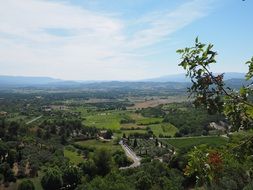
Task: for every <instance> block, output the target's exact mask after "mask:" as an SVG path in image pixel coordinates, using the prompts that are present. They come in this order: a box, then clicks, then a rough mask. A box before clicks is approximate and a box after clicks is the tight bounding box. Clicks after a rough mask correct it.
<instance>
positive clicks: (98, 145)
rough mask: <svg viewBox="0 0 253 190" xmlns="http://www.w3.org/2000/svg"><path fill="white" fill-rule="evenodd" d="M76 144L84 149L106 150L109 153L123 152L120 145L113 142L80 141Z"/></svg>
mask: <svg viewBox="0 0 253 190" xmlns="http://www.w3.org/2000/svg"><path fill="white" fill-rule="evenodd" d="M76 144H79V145H81V146H83V147H86V148H90V149H93V150H97V149H101V148H105V149H107V150H108V151H111V152H114V151H116V150H122V148H121V146H120V145H119V144H117V145H115V144H113V141H100V140H85V141H78V142H76Z"/></svg>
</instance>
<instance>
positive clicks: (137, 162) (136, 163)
mask: <svg viewBox="0 0 253 190" xmlns="http://www.w3.org/2000/svg"><path fill="white" fill-rule="evenodd" d="M119 144H120V145H121V147H122V148H123V149H124V151H125V153H126V156H127V157H128V158H130V159H131V160H133V162H134V163H133V164H131V165H130V166H127V167H121V168H120V169H128V168H135V167H138V166H140V165H141V162H140V161H141V158H140V157H138V156H137V155H136V154H135V152H134V151H133V150H131V149H130V148H129V147H128V146H127V145H126V144H123V142H122V141H120V142H119Z"/></svg>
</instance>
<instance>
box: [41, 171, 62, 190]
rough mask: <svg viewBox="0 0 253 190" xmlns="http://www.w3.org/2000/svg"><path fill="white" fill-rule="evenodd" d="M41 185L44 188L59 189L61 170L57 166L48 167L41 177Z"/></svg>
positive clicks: (60, 185)
mask: <svg viewBox="0 0 253 190" xmlns="http://www.w3.org/2000/svg"><path fill="white" fill-rule="evenodd" d="M41 185H42V187H43V189H45V190H52V189H60V188H61V187H62V185H63V181H62V173H61V171H60V170H59V169H57V168H49V169H48V170H47V172H46V173H45V175H44V176H43V177H42V179H41Z"/></svg>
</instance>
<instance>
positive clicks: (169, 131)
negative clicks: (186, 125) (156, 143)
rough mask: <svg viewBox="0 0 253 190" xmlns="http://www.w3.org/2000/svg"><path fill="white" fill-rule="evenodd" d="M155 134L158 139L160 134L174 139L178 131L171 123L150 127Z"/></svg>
mask: <svg viewBox="0 0 253 190" xmlns="http://www.w3.org/2000/svg"><path fill="white" fill-rule="evenodd" d="M149 127H150V128H151V130H152V131H153V133H154V134H155V135H156V136H157V137H158V136H159V135H160V134H162V135H164V136H171V137H173V136H174V135H175V133H176V132H177V131H178V129H177V128H176V127H175V126H174V125H172V124H170V123H161V124H154V125H149Z"/></svg>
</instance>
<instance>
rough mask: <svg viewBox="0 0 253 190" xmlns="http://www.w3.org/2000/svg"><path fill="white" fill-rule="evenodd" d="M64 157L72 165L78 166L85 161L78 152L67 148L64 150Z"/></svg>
mask: <svg viewBox="0 0 253 190" xmlns="http://www.w3.org/2000/svg"><path fill="white" fill-rule="evenodd" d="M64 156H65V157H66V158H68V159H69V160H70V162H71V163H73V164H76V165H77V164H79V163H81V162H82V161H83V157H82V156H80V155H78V153H77V152H75V151H72V150H67V149H66V148H65V149H64Z"/></svg>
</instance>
